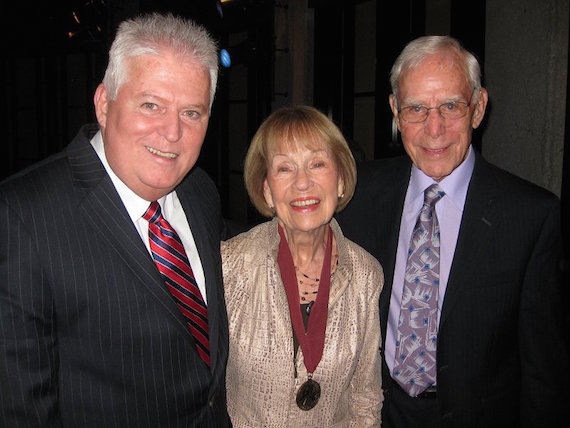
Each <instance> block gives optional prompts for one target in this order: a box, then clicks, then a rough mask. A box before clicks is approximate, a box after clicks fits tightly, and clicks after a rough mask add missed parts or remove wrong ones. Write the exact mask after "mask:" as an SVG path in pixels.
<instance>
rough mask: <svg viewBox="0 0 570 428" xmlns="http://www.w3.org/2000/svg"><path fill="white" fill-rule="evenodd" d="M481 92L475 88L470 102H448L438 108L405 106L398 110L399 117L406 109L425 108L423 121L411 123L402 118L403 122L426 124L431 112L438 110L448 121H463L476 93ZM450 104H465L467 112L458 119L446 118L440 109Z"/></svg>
mask: <svg viewBox="0 0 570 428" xmlns="http://www.w3.org/2000/svg"><path fill="white" fill-rule="evenodd" d="M479 91H480V88H473V92H472V94H471V98H470V99H469V101H447V102H445V103H441V104H440V105H438V106H436V107H426V106H423V105H409V106H405V107H402V108H400V109H398V116H400V113H401V112H402V110H404V109H410V108H414V107H420V108H425V111H426V113H425V117H424V118H423V120H420V121H419V122H410V121H409V120H406V119H404V117H403V116H402V120H403V121H404V122H407V123H424V122H425V121H426V120H427V118H428V117H429V114H430V112H431V110H437V111H438V113H439V115H440V116H441V117H442V118H444V119H447V120H457V119H461V118H462V117H465V115H466V114H467V112H468V111H469V107H470V106H471V104H472V102H473V97H474V96H475V93H476V92H479ZM448 104H455V105H457V104H465V112H464V113H463V114H462V115H461V116H457V117H446V116H445V115H443V114H442V113H441V110H440V109H441V108H442V107H443V106H445V105H448Z"/></svg>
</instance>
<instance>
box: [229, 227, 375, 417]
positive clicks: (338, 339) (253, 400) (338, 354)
mask: <svg viewBox="0 0 570 428" xmlns="http://www.w3.org/2000/svg"><path fill="white" fill-rule="evenodd" d="M277 225H278V223H277V220H276V219H273V220H272V221H268V222H266V223H263V224H261V225H258V226H256V227H254V228H252V229H251V230H249V231H247V232H245V233H242V234H240V235H238V236H236V237H234V238H232V239H230V240H228V241H225V242H223V243H222V261H223V273H224V284H225V297H226V304H227V311H228V318H229V331H230V351H229V358H228V365H227V375H226V386H227V399H228V412H229V414H230V417H231V419H232V423H233V426H234V428H240V427H256V428H257V427H275V428H277V427H287V428H291V427H300V428H301V427H303V428H308V427H319V428H321V427H359V428H361V427H379V426H380V410H381V406H382V400H383V395H382V388H381V376H380V370H381V362H380V361H381V360H380V354H379V348H380V343H381V342H380V321H379V315H378V299H379V295H380V290H381V288H382V286H383V284H384V274H383V271H382V268H381V266H380V264H379V263H378V261H377V260H376V259H374V258H373V257H372V256H371V255H370V254H368V253H367V252H366V251H364V250H363V249H362V248H361V247H359V246H358V245H356V244H355V243H353V242H352V241H349V240H348V239H346V238H345V237H344V236H343V235H342V232H341V230H340V227H339V226H338V224H337V223H336V220H335V219H332V220H331V227H332V230H333V233H334V236H335V238H336V242H337V247H338V260H339V261H338V267H337V270H336V272H335V274H334V275H333V276H332V278H331V289H330V296H329V313H328V319H327V327H326V334H325V345H324V352H323V357H322V359H321V361H320V363H319V365H318V366H317V369H316V370H315V373H314V375H313V379H314V380H316V381H317V382H319V384H320V385H321V398H320V400H319V402H318V404H317V405H316V406H315V407H314V408H313V409H311V410H308V411H305V410H301V409H299V407H297V404H296V401H295V396H296V393H297V390H298V389H299V387H300V386H301V385H302V384H303V383H304V382H305V381H306V380H307V370H306V369H305V366H304V364H303V354H302V351H301V349H299V352H298V354H297V360H296V361H294V360H293V328H292V325H291V319H290V315H289V306H288V303H287V296H286V294H285V288H284V286H283V282H282V281H281V276H280V274H279V267H278V264H277V251H278V246H279V233H278V229H277Z"/></svg>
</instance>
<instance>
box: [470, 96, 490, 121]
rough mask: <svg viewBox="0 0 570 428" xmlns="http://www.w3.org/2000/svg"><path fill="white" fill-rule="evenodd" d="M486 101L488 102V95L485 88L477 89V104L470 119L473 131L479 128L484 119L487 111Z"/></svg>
mask: <svg viewBox="0 0 570 428" xmlns="http://www.w3.org/2000/svg"><path fill="white" fill-rule="evenodd" d="M487 101H489V94H488V93H487V90H486V89H485V88H481V89H479V92H478V93H477V102H476V104H475V112H474V113H473V117H472V118H471V126H472V127H473V129H476V128H478V127H479V125H480V124H481V122H482V121H483V117H485V110H486V109H487Z"/></svg>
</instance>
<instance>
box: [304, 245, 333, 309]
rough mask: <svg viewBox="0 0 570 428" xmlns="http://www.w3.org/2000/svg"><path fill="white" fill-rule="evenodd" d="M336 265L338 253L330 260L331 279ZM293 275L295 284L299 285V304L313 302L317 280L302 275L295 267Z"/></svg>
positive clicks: (315, 296) (316, 291)
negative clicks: (295, 277)
mask: <svg viewBox="0 0 570 428" xmlns="http://www.w3.org/2000/svg"><path fill="white" fill-rule="evenodd" d="M337 265H338V253H337V252H336V251H335V253H334V254H333V255H332V260H331V278H332V277H333V275H334V273H335V272H336V268H337ZM295 274H296V275H297V283H298V285H299V300H300V301H301V304H303V303H310V302H314V301H315V299H316V298H317V293H318V292H319V281H320V279H319V278H316V277H312V276H309V275H307V274H306V273H304V272H303V271H301V270H300V269H299V267H297V266H295Z"/></svg>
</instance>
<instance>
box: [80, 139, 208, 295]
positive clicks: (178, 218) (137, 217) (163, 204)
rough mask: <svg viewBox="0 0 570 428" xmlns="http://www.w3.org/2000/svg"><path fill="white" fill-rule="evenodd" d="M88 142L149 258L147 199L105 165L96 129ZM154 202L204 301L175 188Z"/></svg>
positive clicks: (193, 248) (201, 276)
mask: <svg viewBox="0 0 570 428" xmlns="http://www.w3.org/2000/svg"><path fill="white" fill-rule="evenodd" d="M91 145H92V146H93V148H94V149H95V152H96V153H97V155H98V156H99V159H101V162H102V163H103V166H104V167H105V170H106V171H107V174H109V177H111V181H112V182H113V185H114V186H115V189H117V193H119V196H120V198H121V200H122V201H123V204H124V205H125V208H126V209H127V212H128V213H129V216H130V218H131V221H132V222H133V224H134V225H135V228H136V229H137V231H138V232H139V235H140V236H141V239H142V240H143V242H144V244H145V246H146V248H147V250H148V252H149V255H151V257H152V253H151V251H150V244H149V241H148V222H147V221H146V220H145V219H144V218H142V216H143V215H144V213H145V212H146V210H147V209H148V207H149V205H150V203H151V201H147V200H145V199H143V198H141V197H140V196H138V195H137V194H136V193H135V192H133V191H132V190H131V189H129V187H127V185H126V184H125V183H123V182H122V181H121V179H120V178H119V177H117V175H116V174H115V173H114V172H113V170H112V169H111V167H110V166H109V163H108V162H107V157H106V155H105V149H104V144H103V138H102V135H101V132H100V131H99V132H97V134H95V136H94V137H93V138H92V139H91ZM158 203H159V204H160V208H161V211H162V215H163V217H164V218H165V219H166V220H167V221H168V222H169V223H170V225H171V226H172V227H173V228H174V230H176V233H177V234H178V236H179V237H180V240H181V241H182V244H183V245H184V250H185V251H186V255H187V256H188V260H189V261H190V266H192V271H193V273H194V277H195V278H196V282H197V284H198V288H199V289H200V293H202V297H203V298H204V302H205V303H206V304H207V299H206V280H205V278H204V270H203V269H202V262H201V261H200V255H199V254H198V249H197V248H196V243H195V242H194V236H193V235H192V231H191V230H190V225H189V224H188V220H187V218H186V214H185V213H184V209H183V208H182V205H181V204H180V201H179V200H178V196H177V195H176V191H172V192H171V193H169V194H167V195H166V196H163V197H162V198H160V199H158Z"/></svg>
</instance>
